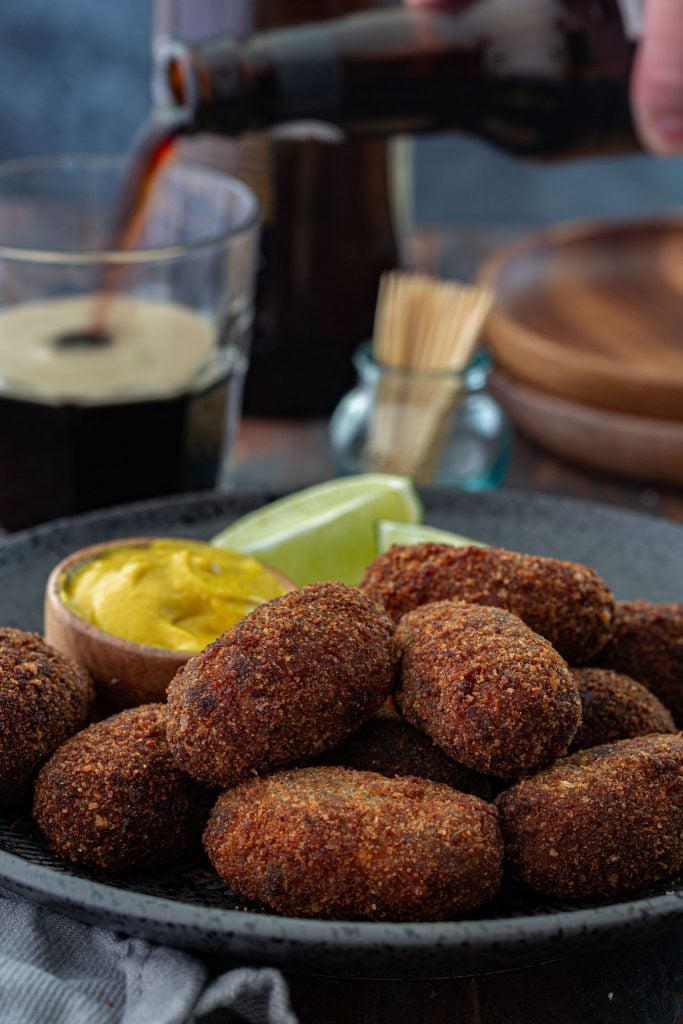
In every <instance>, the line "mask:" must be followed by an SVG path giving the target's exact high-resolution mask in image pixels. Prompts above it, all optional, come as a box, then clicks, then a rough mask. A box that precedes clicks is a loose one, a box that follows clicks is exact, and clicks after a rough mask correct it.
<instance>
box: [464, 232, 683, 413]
mask: <svg viewBox="0 0 683 1024" xmlns="http://www.w3.org/2000/svg"><path fill="white" fill-rule="evenodd" d="M481 280H482V281H483V282H485V283H487V284H489V285H490V286H491V287H492V288H493V289H494V292H495V296H496V304H495V307H494V309H493V311H492V312H491V314H490V316H489V320H488V322H487V325H486V329H485V340H486V343H487V345H488V347H489V350H490V351H491V353H492V355H493V357H494V360H495V362H496V363H497V365H498V366H500V367H502V368H503V369H504V370H505V371H506V372H507V374H509V375H510V377H511V378H513V379H514V380H516V381H518V382H520V383H522V384H526V385H528V386H530V387H532V388H534V389H537V390H538V391H540V392H545V393H546V394H547V395H556V396H558V397H559V398H564V399H567V400H569V401H571V402H576V403H582V404H584V405H588V406H592V407H594V408H598V409H610V410H614V411H615V412H619V413H626V414H631V415H634V416H641V417H646V418H652V419H656V420H680V421H683V218H681V217H667V218H666V219H660V220H652V221H647V222H636V223H619V224H591V223H586V224H579V225H571V226H564V227H557V228H550V229H547V230H543V231H539V232H537V233H534V234H531V235H529V236H527V237H525V238H523V239H521V240H519V241H517V242H513V243H512V244H510V245H506V246H503V247H502V248H500V249H499V250H497V251H496V252H495V253H494V254H493V255H492V256H491V257H490V258H489V259H488V260H487V261H486V263H485V264H484V267H483V270H482V273H481Z"/></svg>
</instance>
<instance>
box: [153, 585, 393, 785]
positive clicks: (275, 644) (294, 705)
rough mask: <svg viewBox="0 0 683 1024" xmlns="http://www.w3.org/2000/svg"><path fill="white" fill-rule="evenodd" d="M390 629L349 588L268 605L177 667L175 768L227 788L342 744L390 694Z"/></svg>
mask: <svg viewBox="0 0 683 1024" xmlns="http://www.w3.org/2000/svg"><path fill="white" fill-rule="evenodd" d="M396 660H397V650H396V645H395V642H394V637H393V625H392V623H391V620H390V619H389V618H388V617H387V616H386V615H385V614H384V612H383V611H382V609H381V608H379V607H378V606H377V605H376V604H375V603H374V602H373V601H371V600H370V599H369V598H368V597H366V595H365V594H362V593H361V592H360V590H358V589H357V588H355V587H348V586H345V585H344V584H343V583H316V584H313V585H312V586H309V587H303V588H302V589H300V590H294V591H292V592H291V593H289V594H287V595H285V596H284V597H281V598H277V599H276V600H274V601H269V602H268V603H267V604H263V605H261V606H260V607H259V608H257V609H256V610H255V611H253V612H252V613H251V614H250V615H248V616H247V617H246V618H245V619H243V620H242V621H241V622H240V623H238V624H237V625H236V626H235V627H233V629H231V630H230V631H229V632H227V633H225V634H224V635H223V636H222V637H219V639H218V640H216V641H215V643H213V644H211V645H210V646H209V647H207V648H206V650H205V651H203V652H202V653H201V654H198V655H197V656H196V657H195V658H192V659H191V660H190V661H189V662H188V663H187V665H185V666H184V667H183V668H181V669H180V670H179V672H178V673H177V675H176V676H175V678H174V679H173V681H172V682H171V684H170V686H169V688H168V709H169V725H168V739H169V743H170V744H171V748H172V749H173V752H174V754H175V757H176V759H177V761H178V764H179V765H180V766H181V767H182V768H183V769H184V770H185V771H187V772H189V773H190V775H192V776H193V777H194V778H196V779H199V780H201V781H204V782H208V783H211V784H215V785H220V786H233V785H235V784H236V783H237V782H239V781H240V780H241V779H244V778H246V777H248V776H249V775H253V774H256V773H259V772H264V771H270V770H272V769H274V768H278V767H287V766H290V765H295V764H300V763H301V762H302V761H304V760H307V759H309V758H311V757H314V756H315V755H317V754H320V753H322V752H323V751H324V750H328V749H330V748H331V747H333V746H335V745H336V744H337V743H340V742H341V740H343V739H344V738H345V737H346V736H348V735H349V734H350V733H352V732H353V731H354V729H357V728H358V726H359V725H361V724H362V723H363V722H364V721H365V720H366V719H368V718H370V717H372V715H373V714H374V713H375V712H376V711H377V709H378V708H379V707H380V706H381V705H382V703H383V702H384V700H385V699H386V698H387V696H388V695H389V693H390V692H391V689H392V686H393V683H394V676H395V669H396Z"/></svg>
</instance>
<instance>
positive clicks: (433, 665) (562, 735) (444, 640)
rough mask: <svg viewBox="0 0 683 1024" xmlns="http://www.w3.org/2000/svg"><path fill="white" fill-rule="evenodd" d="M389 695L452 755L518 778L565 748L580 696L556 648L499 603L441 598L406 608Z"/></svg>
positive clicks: (471, 765) (487, 771)
mask: <svg viewBox="0 0 683 1024" xmlns="http://www.w3.org/2000/svg"><path fill="white" fill-rule="evenodd" d="M396 639H397V641H398V643H399V646H400V647H401V649H402V652H403V661H402V666H401V676H400V681H399V686H398V689H397V690H396V695H395V696H396V702H397V704H398V706H399V709H400V711H401V714H402V715H403V716H404V718H406V719H407V720H408V721H409V722H411V723H412V724H413V725H414V726H416V727H417V728H418V729H421V730H422V731H423V732H426V733H427V734H428V735H429V736H431V738H432V739H433V740H434V741H435V743H438V745H439V746H440V747H442V748H443V749H444V750H445V751H446V753H447V754H448V755H449V756H450V757H452V758H454V759H455V760H456V761H459V762H461V763H462V764H464V765H467V767H468V768H472V769H474V770H475V771H479V772H482V773H484V774H485V775H498V776H500V777H501V778H515V777H516V776H518V775H521V774H523V773H524V772H528V771H531V770H532V769H534V768H538V767H540V766H541V765H544V764H547V763H548V762H549V761H552V760H553V759H554V758H556V757H559V756H560V755H561V754H564V753H565V752H566V750H567V748H568V747H569V744H570V743H571V741H572V739H573V738H574V734H575V732H576V730H577V728H578V725H579V722H580V720H581V701H580V699H579V694H578V690H577V688H576V683H575V682H574V679H573V676H572V674H571V672H570V671H569V669H568V668H567V665H566V664H565V662H564V661H563V660H562V658H561V657H560V655H559V654H558V653H557V651H555V650H554V649H553V647H552V646H551V645H550V644H549V643H548V641H547V640H544V639H543V637H540V636H538V635H537V634H536V633H534V632H532V630H531V629H529V627H528V626H525V625H524V623H523V622H522V621H521V619H519V618H518V617H517V616H516V615H513V614H512V613H511V612H508V611H505V610H504V609H503V608H487V607H483V606H481V605H476V604H475V605H472V604H464V603H463V602H459V601H439V602H436V603H434V604H428V605H424V606H423V607H421V608H417V609H416V610H415V611H413V612H409V613H408V614H407V615H405V616H404V617H403V618H402V619H401V621H400V623H399V625H398V629H397V631H396Z"/></svg>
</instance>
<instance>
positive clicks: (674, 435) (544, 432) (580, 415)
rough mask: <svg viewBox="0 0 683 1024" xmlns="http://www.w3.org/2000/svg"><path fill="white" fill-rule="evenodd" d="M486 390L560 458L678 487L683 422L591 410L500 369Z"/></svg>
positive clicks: (682, 463) (682, 477)
mask: <svg viewBox="0 0 683 1024" xmlns="http://www.w3.org/2000/svg"><path fill="white" fill-rule="evenodd" d="M491 390H492V391H493V394H494V395H495V396H496V398H497V399H498V401H499V402H500V404H501V405H502V406H503V408H504V409H505V411H506V412H507V413H508V415H509V416H510V419H511V420H512V421H513V422H514V423H515V425H516V426H517V427H519V429H520V430H521V431H522V433H523V434H525V435H526V436H527V437H530V438H531V439H532V440H533V441H536V442H537V443H538V444H540V445H542V446H543V447H544V448H547V449H548V450H549V451H551V452H554V453H555V454H556V455H559V456H560V458H563V459H568V460H569V461H570V462H575V463H578V464H579V465H581V466H587V467H588V468H589V469H597V470H601V471H603V472H607V473H612V474H614V475H615V476H621V477H625V478H627V479H631V480H639V481H640V482H642V483H650V484H676V485H683V420H681V421H677V420H660V419H654V418H651V417H647V416H634V415H632V414H630V413H622V412H613V411H612V410H609V409H596V408H594V407H593V406H590V405H583V404H581V403H579V402H571V401H569V400H568V399H566V398H558V397H557V396H556V395H549V394H547V393H546V392H545V391H539V390H538V389H537V388H533V387H531V386H530V385H529V384H523V383H522V382H520V381H517V380H515V379H514V378H513V377H511V376H510V375H509V374H507V373H505V371H503V370H500V369H498V370H495V371H494V373H493V374H492V376H491Z"/></svg>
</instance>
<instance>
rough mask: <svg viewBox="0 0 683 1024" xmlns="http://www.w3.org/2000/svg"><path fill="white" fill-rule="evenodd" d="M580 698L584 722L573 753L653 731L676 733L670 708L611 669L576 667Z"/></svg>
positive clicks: (577, 735)
mask: <svg viewBox="0 0 683 1024" xmlns="http://www.w3.org/2000/svg"><path fill="white" fill-rule="evenodd" d="M572 675H573V676H574V681H575V682H576V685H577V686H578V688H579V695H580V697H581V725H580V726H579V731H578V732H577V734H576V736H575V737H574V739H573V741H572V745H571V747H570V748H569V750H570V752H573V751H575V750H585V749H587V748H588V747H598V746H600V744H602V743H612V742H614V740H626V739H633V738H634V737H635V736H647V735H649V733H653V732H660V733H664V732H675V731H676V726H675V725H674V720H673V718H672V717H671V712H670V711H668V710H667V709H666V708H665V707H664V705H663V704H662V703H661V701H659V700H657V698H656V697H655V695H654V694H653V693H650V691H649V690H648V689H646V688H645V687H644V686H642V685H641V684H640V683H637V682H636V681H635V679H631V678H630V677H629V676H625V675H622V674H621V673H620V672H613V671H612V669H609V668H575V669H573V670H572Z"/></svg>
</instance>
